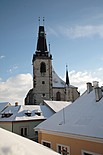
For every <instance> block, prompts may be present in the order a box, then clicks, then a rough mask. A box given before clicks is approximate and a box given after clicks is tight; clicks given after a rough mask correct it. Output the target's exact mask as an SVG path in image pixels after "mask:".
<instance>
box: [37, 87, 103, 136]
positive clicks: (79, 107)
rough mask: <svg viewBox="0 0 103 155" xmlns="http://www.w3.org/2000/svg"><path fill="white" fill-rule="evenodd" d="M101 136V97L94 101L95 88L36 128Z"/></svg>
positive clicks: (102, 128) (102, 126) (102, 99)
mask: <svg viewBox="0 0 103 155" xmlns="http://www.w3.org/2000/svg"><path fill="white" fill-rule="evenodd" d="M39 129H41V130H42V129H43V130H48V131H54V132H62V133H67V134H75V135H82V136H89V137H96V138H103V97H102V98H101V99H100V100H99V101H98V102H96V99H95V90H94V89H93V90H92V91H91V92H90V93H87V92H86V93H85V94H83V95H82V96H80V97H79V98H78V99H77V100H76V101H75V102H73V103H72V104H71V105H69V106H67V107H65V108H64V109H63V110H61V111H59V112H57V113H55V114H54V115H53V116H51V117H50V118H48V120H46V121H44V122H43V123H41V124H39V125H38V126H37V127H36V130H39Z"/></svg>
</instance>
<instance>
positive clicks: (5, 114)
mask: <svg viewBox="0 0 103 155" xmlns="http://www.w3.org/2000/svg"><path fill="white" fill-rule="evenodd" d="M1 115H2V118H4V117H6V118H7V117H10V116H12V115H13V113H12V112H11V110H9V111H6V112H3V113H2V114H1Z"/></svg>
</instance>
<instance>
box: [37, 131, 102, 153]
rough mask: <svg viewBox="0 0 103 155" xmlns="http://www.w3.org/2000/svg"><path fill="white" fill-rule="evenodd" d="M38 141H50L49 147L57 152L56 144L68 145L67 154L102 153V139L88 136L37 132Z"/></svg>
mask: <svg viewBox="0 0 103 155" xmlns="http://www.w3.org/2000/svg"><path fill="white" fill-rule="evenodd" d="M38 141H39V143H43V141H46V142H50V144H51V148H52V149H53V150H54V151H56V152H58V150H57V146H58V144H59V145H63V146H68V148H69V151H70V152H69V154H68V155H85V154H84V152H85V153H88V155H92V154H93V155H103V139H102V140H98V139H96V138H95V139H89V137H88V138H87V137H81V138H80V137H77V138H76V136H74V137H72V136H71V137H69V136H67V137H64V136H63V135H58V133H57V134H56V133H55V134H54V135H53V134H47V133H41V132H39V139H38Z"/></svg>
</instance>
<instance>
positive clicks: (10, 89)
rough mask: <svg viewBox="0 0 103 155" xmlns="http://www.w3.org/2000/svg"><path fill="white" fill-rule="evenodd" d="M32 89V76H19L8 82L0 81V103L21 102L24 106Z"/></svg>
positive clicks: (11, 78) (9, 79)
mask: <svg viewBox="0 0 103 155" xmlns="http://www.w3.org/2000/svg"><path fill="white" fill-rule="evenodd" d="M31 88H32V76H31V74H29V73H28V74H18V75H17V76H15V77H10V78H8V79H7V80H6V81H3V80H2V79H1V80H0V102H4V101H7V102H10V103H12V104H14V103H15V102H19V104H23V102H24V98H25V96H26V94H27V92H28V91H29V89H31Z"/></svg>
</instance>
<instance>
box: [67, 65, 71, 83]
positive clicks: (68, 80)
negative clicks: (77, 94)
mask: <svg viewBox="0 0 103 155" xmlns="http://www.w3.org/2000/svg"><path fill="white" fill-rule="evenodd" d="M66 85H68V86H69V85H70V82H69V75H68V66H67V65H66Z"/></svg>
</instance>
